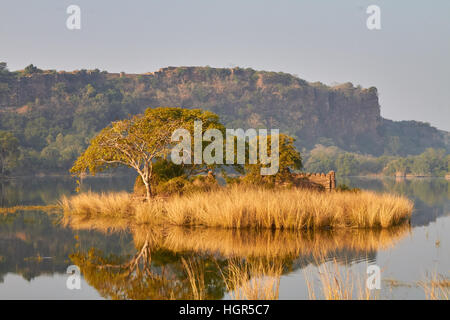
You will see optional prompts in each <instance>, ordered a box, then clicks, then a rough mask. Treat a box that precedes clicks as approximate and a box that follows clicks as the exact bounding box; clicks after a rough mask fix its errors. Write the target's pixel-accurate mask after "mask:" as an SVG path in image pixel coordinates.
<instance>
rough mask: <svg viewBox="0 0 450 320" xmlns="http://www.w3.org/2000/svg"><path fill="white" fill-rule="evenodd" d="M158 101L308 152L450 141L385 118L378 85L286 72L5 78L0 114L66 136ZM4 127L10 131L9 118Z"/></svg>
mask: <svg viewBox="0 0 450 320" xmlns="http://www.w3.org/2000/svg"><path fill="white" fill-rule="evenodd" d="M156 106H182V107H186V108H203V109H208V110H211V111H213V112H215V113H217V114H219V115H220V117H221V119H222V121H223V122H224V123H225V124H226V126H228V127H230V128H240V127H241V128H249V127H252V128H262V127H264V128H279V129H280V131H281V132H285V133H287V134H290V135H292V136H294V137H295V138H296V139H297V142H296V143H297V146H298V147H299V148H307V149H309V148H312V147H313V146H314V145H315V144H317V143H320V144H324V145H336V146H338V147H340V148H342V149H344V150H348V151H356V152H362V153H368V154H374V155H381V154H383V153H387V154H401V155H405V154H417V153H420V152H422V151H423V150H424V149H425V148H427V147H446V141H448V138H447V136H448V133H446V132H442V131H439V130H437V129H436V128H433V127H431V126H430V125H428V124H425V123H420V122H415V121H402V122H394V121H390V120H386V119H383V118H382V117H381V115H380V105H379V102H378V93H377V89H376V88H374V87H372V88H368V89H365V88H361V87H355V86H353V85H352V84H351V83H345V84H342V85H339V86H333V87H330V86H326V85H323V84H321V83H309V82H306V81H304V80H302V79H299V78H297V77H295V76H292V75H290V74H285V73H275V72H266V71H255V70H252V69H242V68H233V69H216V68H209V67H168V68H164V69H161V70H159V71H157V72H153V73H146V74H139V75H136V74H133V75H128V74H124V73H122V74H111V73H106V72H99V71H98V70H94V71H85V70H82V71H77V72H59V73H57V72H51V71H39V72H35V73H32V74H24V73H20V72H15V73H8V74H4V75H0V117H3V118H4V119H6V117H7V115H8V117H9V118H8V119H11V117H12V115H14V119H16V118H17V117H19V116H20V117H21V119H22V120H21V121H23V123H22V125H23V129H24V130H25V128H26V126H27V122H29V121H35V122H36V118H38V117H44V118H45V119H46V120H48V121H50V122H49V123H50V124H49V123H48V122H47V125H49V126H57V127H58V128H59V129H58V130H60V131H61V132H62V133H63V134H66V133H82V132H95V131H98V130H99V129H101V128H102V127H104V126H106V125H107V124H108V123H109V122H110V121H111V120H115V119H117V118H120V117H124V116H126V115H127V114H130V113H131V114H133V113H139V112H142V111H143V110H144V109H145V108H147V107H156ZM83 116H84V117H87V118H85V119H84V120H83V118H82V121H80V119H79V118H80V117H83ZM88 117H90V118H88ZM92 118H95V119H92ZM62 119H64V120H62ZM77 119H78V120H77ZM59 122H62V123H59ZM80 122H83V125H80ZM86 126H87V127H86ZM89 126H91V127H89ZM2 127H3V129H10V128H8V127H9V125H8V124H7V123H5V121H3V122H2V121H0V129H2ZM80 128H81V129H80ZM16 132H17V130H16ZM52 134H53V135H56V134H57V132H56V133H52ZM43 135H45V133H44V134H43ZM23 139H24V140H26V137H23ZM446 139H447V140H446ZM447 143H448V142H447Z"/></svg>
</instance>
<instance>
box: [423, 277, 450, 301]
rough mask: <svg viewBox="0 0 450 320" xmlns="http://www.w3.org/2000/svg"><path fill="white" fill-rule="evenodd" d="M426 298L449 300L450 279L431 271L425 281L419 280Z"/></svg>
mask: <svg viewBox="0 0 450 320" xmlns="http://www.w3.org/2000/svg"><path fill="white" fill-rule="evenodd" d="M419 286H421V287H422V288H423V290H424V291H425V297H426V299H428V300H449V297H450V279H449V278H446V277H444V276H442V275H439V274H437V273H433V274H432V275H431V277H429V279H427V280H426V281H421V282H419Z"/></svg>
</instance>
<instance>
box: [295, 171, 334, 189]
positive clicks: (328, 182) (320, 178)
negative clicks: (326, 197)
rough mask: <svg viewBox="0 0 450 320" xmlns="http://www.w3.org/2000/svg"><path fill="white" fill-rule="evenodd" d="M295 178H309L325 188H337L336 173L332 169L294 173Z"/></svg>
mask: <svg viewBox="0 0 450 320" xmlns="http://www.w3.org/2000/svg"><path fill="white" fill-rule="evenodd" d="M294 178H295V179H307V180H308V181H310V182H312V183H314V184H317V185H320V186H322V187H323V188H324V189H325V190H334V189H336V173H335V172H334V171H330V172H328V173H327V174H325V173H309V172H307V173H297V174H294Z"/></svg>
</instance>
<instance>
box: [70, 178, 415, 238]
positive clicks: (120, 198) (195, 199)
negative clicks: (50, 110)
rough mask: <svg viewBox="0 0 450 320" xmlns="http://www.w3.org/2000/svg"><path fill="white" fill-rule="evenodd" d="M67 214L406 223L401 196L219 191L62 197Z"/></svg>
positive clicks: (239, 222) (282, 223) (210, 221)
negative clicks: (148, 198)
mask: <svg viewBox="0 0 450 320" xmlns="http://www.w3.org/2000/svg"><path fill="white" fill-rule="evenodd" d="M61 206H62V208H63V210H64V212H65V213H66V214H70V215H84V216H88V217H94V216H113V217H131V216H133V217H134V218H135V220H136V222H138V223H147V224H171V225H184V226H189V225H190V226H208V227H224V228H254V229H263V228H272V229H297V230H298V229H320V228H386V227H390V226H394V225H398V224H401V223H402V222H405V221H407V220H408V219H409V218H410V216H411V212H412V209H413V204H412V202H411V201H410V200H408V199H407V198H405V197H400V196H395V195H390V194H377V193H374V192H369V191H364V192H359V193H344V192H329V193H326V192H316V191H309V190H302V189H282V190H276V189H272V190H267V189H244V188H242V187H233V188H223V189H221V190H219V191H215V192H204V193H195V194H191V195H186V196H175V197H172V198H168V199H166V200H162V199H155V200H153V201H151V202H142V201H138V200H136V199H133V197H132V196H131V195H129V194H127V193H110V194H94V193H86V194H80V195H77V196H74V197H72V198H63V199H62V201H61Z"/></svg>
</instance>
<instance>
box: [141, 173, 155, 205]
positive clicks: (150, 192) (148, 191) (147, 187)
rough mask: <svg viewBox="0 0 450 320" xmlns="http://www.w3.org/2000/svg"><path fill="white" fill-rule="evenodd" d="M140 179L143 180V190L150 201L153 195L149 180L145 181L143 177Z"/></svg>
mask: <svg viewBox="0 0 450 320" xmlns="http://www.w3.org/2000/svg"><path fill="white" fill-rule="evenodd" d="M149 180H150V179H149ZM142 181H144V185H145V190H146V191H147V201H150V200H151V198H152V196H153V194H152V187H151V185H150V181H146V179H144V178H142Z"/></svg>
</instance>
